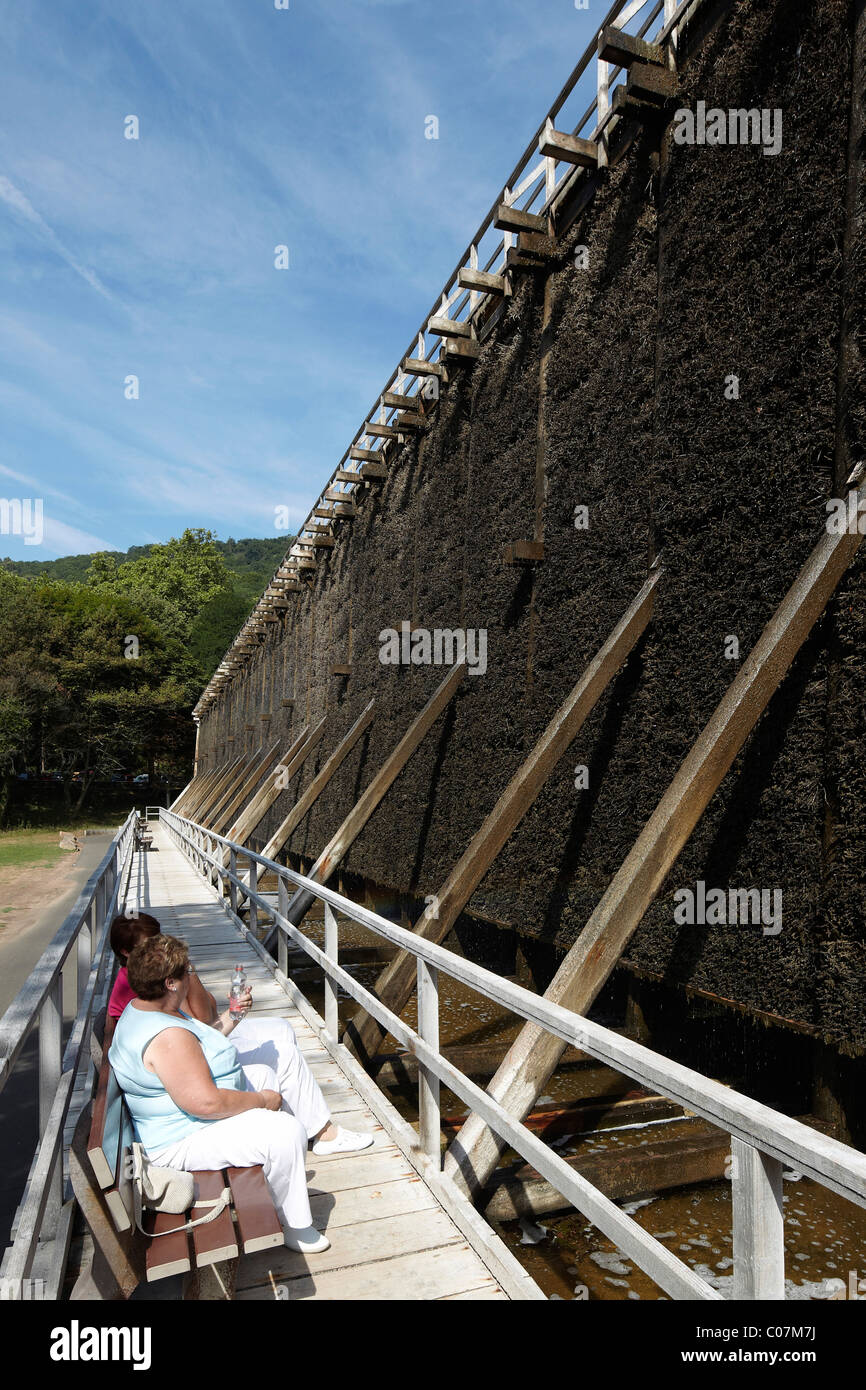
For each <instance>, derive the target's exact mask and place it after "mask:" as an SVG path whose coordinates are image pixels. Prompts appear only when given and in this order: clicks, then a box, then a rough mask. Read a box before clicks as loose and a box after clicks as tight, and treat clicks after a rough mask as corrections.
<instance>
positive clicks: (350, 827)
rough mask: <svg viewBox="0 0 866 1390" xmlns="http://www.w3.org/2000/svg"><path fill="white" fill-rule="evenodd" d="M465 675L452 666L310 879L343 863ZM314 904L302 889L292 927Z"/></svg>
mask: <svg viewBox="0 0 866 1390" xmlns="http://www.w3.org/2000/svg"><path fill="white" fill-rule="evenodd" d="M465 675H466V662H465V661H460V662H458V663H457V664H456V665H455V666H452V668H451V670H450V671H449V673H448V675H447V676H446V677H445V679H444V680H443V681H442V682H441V684H440V685H438V686H437V688H436V689H435V690H434V692H433V694H432V695H431V696H430V699H429V700H428V701H427V703H426V705H425V706H424V708H423V709H422V711H421V713H420V714H419V715H417V716H416V718H415V719H413V721H412V723H411V724H410V725H409V728H408V729H407V730H406V733H405V734H404V735H403V737H402V738H401V739H400V742H399V743H398V744H397V746H396V748H394V749H393V751H392V752H391V753H390V754H389V756H388V757H387V758H386V759H385V761H384V763H383V764H382V766H381V767H380V769H379V771H378V772H377V773H376V776H375V777H374V778H373V780H372V782H371V783H370V785H369V787H368V788H367V790H366V791H365V792H364V793H363V794H362V795H361V797H360V798H359V800H358V801H356V802H355V805H354V806H353V807H352V809H351V811H350V812H349V814H348V816H347V817H346V819H345V820H344V821H343V824H342V825H341V826H340V828H339V830H338V831H337V833H336V834H335V835H334V836H333V837H332V838H331V839H330V840H329V841H328V843H327V845H326V846H325V848H324V849H323V850H322V853H321V854H320V855H319V857H318V859H317V860H316V862H315V864H314V865H313V867H312V869H311V870H310V872H309V873H308V874H307V878H311V879H312V880H313V882H314V883H327V881H328V879H329V878H330V877H331V874H332V873H333V872H334V870H335V869H337V868H338V867H339V865H340V864H341V863H342V862H343V859H344V857H345V855H346V854H347V853H348V852H349V850H350V848H351V846H352V845H353V844H354V842H355V840H356V839H357V838H358V836H359V835H360V833H361V831H362V830H363V829H364V826H365V825H366V824H367V821H368V820H369V819H370V817H371V816H372V814H373V812H374V811H375V810H376V808H377V806H378V805H379V803H380V802H381V800H382V798H383V797H384V796H385V793H386V792H387V791H388V789H389V788H390V786H391V784H392V783H393V782H394V780H395V779H396V778H397V777H398V776H399V774H400V773H401V772H402V771H403V768H404V767H405V766H406V764H407V762H408V761H409V759H410V758H411V756H412V754H413V753H414V752H415V750H416V748H417V747H418V745H419V744H420V743H421V740H422V739H423V738H424V736H425V734H427V733H428V732H429V731H430V729H431V728H432V727H433V725H434V724H435V723H436V720H437V719H438V718H439V715H440V714H441V713H442V711H443V710H444V709H445V707H446V706H447V705H448V703H449V701H450V700H451V698H452V697H453V696H454V695H455V694H456V692H457V688H458V686H459V685H460V682H461V681H462V680H463V677H464V676H465ZM314 902H315V895H314V894H313V893H311V892H310V890H309V889H307V888H299V889H298V890H297V892H296V893H295V894H294V895H293V897H292V900H291V902H290V903H289V906H288V909H287V911H286V917H287V920H288V921H290V922H291V923H292V925H293V926H298V925H299V923H301V922H302V921H303V919H304V917H305V916H306V914H307V912H308V911H309V909H310V907H311V906H312V904H313V903H314ZM276 930H277V928H276V925H274V927H273V928H272V929H271V932H270V935H269V936H268V938H267V940H266V941H265V943H264V944H265V945H266V946H268V945H269V944H270V941H271V939H272V937H273V936H274V935H275V934H276Z"/></svg>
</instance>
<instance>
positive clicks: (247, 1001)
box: [229, 985, 253, 1021]
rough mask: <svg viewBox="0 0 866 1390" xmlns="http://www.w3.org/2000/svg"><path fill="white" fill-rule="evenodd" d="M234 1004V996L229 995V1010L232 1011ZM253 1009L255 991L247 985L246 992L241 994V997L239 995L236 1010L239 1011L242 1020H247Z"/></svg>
mask: <svg viewBox="0 0 866 1390" xmlns="http://www.w3.org/2000/svg"><path fill="white" fill-rule="evenodd" d="M232 1002H233V1001H232V996H231V995H229V1009H231V1005H232ZM252 1007H253V991H252V989H251V988H250V986H249V985H247V987H246V989H245V990H244V992H243V994H239V995H238V998H237V1005H236V1010H237V1012H238V1013H239V1014H240V1017H241V1018H246V1016H247V1014H248V1013H249V1011H250V1009H251V1008H252ZM236 1021H237V1020H236Z"/></svg>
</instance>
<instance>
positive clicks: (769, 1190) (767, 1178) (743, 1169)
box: [731, 1136, 785, 1302]
mask: <svg viewBox="0 0 866 1390" xmlns="http://www.w3.org/2000/svg"><path fill="white" fill-rule="evenodd" d="M731 1160H732V1166H731V1183H732V1198H733V1234H734V1298H735V1299H737V1300H749V1301H750V1302H752V1301H755V1300H759V1299H760V1300H763V1299H784V1297H785V1220H784V1216H783V1211H784V1208H783V1206H782V1171H783V1169H784V1166H785V1165H784V1164H783V1163H780V1161H779V1159H778V1158H771V1157H770V1155H769V1154H764V1153H761V1152H760V1150H759V1149H755V1148H753V1147H752V1145H751V1144H746V1143H744V1142H743V1140H742V1139H738V1138H737V1137H736V1136H734V1137H733V1138H732V1140H731Z"/></svg>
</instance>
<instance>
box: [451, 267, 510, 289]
mask: <svg viewBox="0 0 866 1390" xmlns="http://www.w3.org/2000/svg"><path fill="white" fill-rule="evenodd" d="M457 283H458V285H459V286H460V288H461V289H462V290H480V291H481V293H482V294H499V295H509V294H510V293H511V286H510V285H509V283H508V280H507V278H506V277H505V276H504V275H491V274H490V272H489V271H487V270H472V269H470V268H469V266H462V267H461V269H460V270H458V272H457Z"/></svg>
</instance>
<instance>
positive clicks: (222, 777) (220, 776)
mask: <svg viewBox="0 0 866 1390" xmlns="http://www.w3.org/2000/svg"><path fill="white" fill-rule="evenodd" d="M239 761H240V759H239V758H235V759H234V760H230V761H229V764H228V766H226V765H225V764H223V765H222V766H220V767H217V768H214V769H213V771H212V772H210V773H208V774H206V776H207V778H208V780H207V782H205V779H204V778H202V785H201V786H200V787H199V788H198V790H197V792H196V794H195V795H194V796H192V797H190V799H189V801H188V802H187V804H186V806H185V808H184V810H183V811H182V812H181V813H180V814H181V815H184V816H186V817H187V818H188V819H189V820H196V819H197V818H198V816H199V814H200V813H201V811H202V809H203V808H204V807H206V806H209V805H212V804H213V794H214V793H215V792H216V791H217V789H218V788H220V787H221V785H225V784H226V783H227V782H228V779H229V777H230V776H231V775H232V769H233V768H234V767H236V766H237V764H238V763H239Z"/></svg>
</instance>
